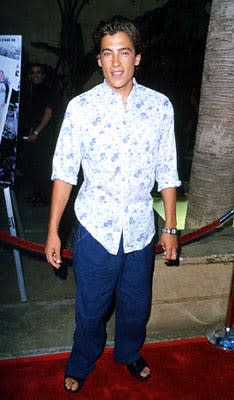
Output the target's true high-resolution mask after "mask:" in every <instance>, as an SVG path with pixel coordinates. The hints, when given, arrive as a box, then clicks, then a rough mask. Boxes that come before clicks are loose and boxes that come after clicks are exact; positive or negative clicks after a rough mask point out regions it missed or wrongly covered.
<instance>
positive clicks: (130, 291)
mask: <svg viewBox="0 0 234 400" xmlns="http://www.w3.org/2000/svg"><path fill="white" fill-rule="evenodd" d="M152 274H153V246H152V244H150V245H148V246H147V247H146V248H145V249H143V250H140V251H134V252H132V253H129V254H125V263H124V265H123V266H122V271H121V274H120V277H119V280H118V284H117V288H116V331H115V350H114V358H115V360H116V361H117V362H120V363H124V364H130V363H132V362H134V361H136V360H137V359H139V357H140V354H139V350H140V348H141V346H142V345H143V343H144V340H145V327H146V322H147V319H148V316H149V307H150V301H151V294H152Z"/></svg>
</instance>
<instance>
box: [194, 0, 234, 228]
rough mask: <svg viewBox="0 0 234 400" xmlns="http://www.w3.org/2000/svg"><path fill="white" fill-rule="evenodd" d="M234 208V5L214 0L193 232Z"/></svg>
mask: <svg viewBox="0 0 234 400" xmlns="http://www.w3.org/2000/svg"><path fill="white" fill-rule="evenodd" d="M233 206H234V2H233V0H213V2H212V9H211V16H210V23H209V30H208V36H207V45H206V54H205V61H204V70H203V79H202V88H201V98H200V108H199V117H198V126H197V132H196V141H195V148H194V155H193V163H192V169H191V178H190V187H189V205H188V212H187V218H186V227H187V228H198V227H200V226H202V225H205V224H208V223H209V222H211V221H212V220H214V219H216V218H217V217H219V216H220V215H221V214H222V213H224V212H225V211H227V210H228V209H229V208H232V207H233Z"/></svg>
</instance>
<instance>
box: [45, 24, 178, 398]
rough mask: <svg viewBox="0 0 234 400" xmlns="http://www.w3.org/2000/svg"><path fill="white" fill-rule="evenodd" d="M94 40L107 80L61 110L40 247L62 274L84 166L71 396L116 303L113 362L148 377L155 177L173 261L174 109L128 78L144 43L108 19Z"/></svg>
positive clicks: (68, 382)
mask: <svg viewBox="0 0 234 400" xmlns="http://www.w3.org/2000/svg"><path fill="white" fill-rule="evenodd" d="M94 37H95V44H96V47H97V54H98V58H97V61H98V65H99V66H100V67H101V68H102V71H103V75H104V78H105V80H104V82H103V83H101V84H99V85H97V86H95V87H94V88H93V89H91V90H90V91H88V92H86V93H83V94H81V95H80V96H77V97H75V98H74V99H73V100H71V101H70V103H69V105H68V107H67V111H66V114H65V117H64V121H63V124H62V127H61V131H60V134H59V138H58V142H57V146H56V150H55V155H54V162H53V174H52V179H53V180H54V183H53V192H52V200H51V213H50V221H49V229H48V237H47V243H46V249H45V252H46V256H47V260H48V262H49V263H50V264H51V265H52V266H53V267H55V268H59V267H60V265H61V255H60V251H61V241H60V238H59V235H58V230H59V224H60V221H61V217H62V214H63V212H64V209H65V206H66V204H67V201H68V199H69V196H70V193H71V189H72V186H73V185H76V184H77V176H78V172H79V168H80V165H82V169H83V174H84V182H83V184H82V186H81V188H80V190H79V192H78V195H77V198H76V201H75V212H76V216H77V219H78V220H79V223H80V225H79V227H78V230H77V234H76V237H75V241H74V251H73V268H74V274H75V279H76V284H77V296H76V329H75V333H74V342H73V347H72V351H71V354H70V357H69V360H68V363H67V367H66V372H65V380H64V386H65V389H66V390H68V391H71V392H75V391H79V390H80V388H81V387H82V385H83V383H84V381H85V378H86V376H87V375H88V374H89V373H90V371H92V369H93V368H94V367H95V361H96V359H97V358H98V357H99V356H100V354H101V352H102V350H103V348H104V346H105V340H106V329H105V322H104V318H105V316H106V314H107V312H108V309H109V307H110V305H111V303H112V300H113V297H114V298H115V305H116V314H115V317H116V323H115V348H114V358H115V360H116V361H117V362H118V363H123V364H126V365H127V367H128V370H129V372H130V373H131V374H132V375H133V376H134V377H135V378H136V379H138V380H140V381H145V380H147V379H148V378H149V377H150V376H151V370H150V367H149V366H148V365H147V362H146V361H145V360H144V359H143V358H142V357H141V355H140V349H141V346H142V345H143V343H144V339H145V327H146V322H147V318H148V315H149V306H150V300H151V287H152V272H153V258H154V257H153V244H152V240H153V237H154V234H155V226H154V215H153V208H152V204H153V199H152V196H151V194H150V193H151V190H152V188H153V186H154V183H155V179H156V180H157V182H158V190H159V191H161V194H162V198H163V202H164V208H165V216H166V219H165V228H164V231H163V234H162V236H161V244H162V246H163V248H164V254H163V258H164V259H168V260H175V259H176V257H177V254H176V252H177V236H176V187H177V186H179V185H180V181H179V180H178V174H177V165H176V146H175V137H174V116H173V109H172V105H171V103H170V101H169V100H168V98H167V97H166V96H164V95H163V94H161V93H158V92H156V91H153V90H151V89H148V88H146V87H144V86H142V85H139V84H138V83H137V82H136V80H135V79H134V70H135V67H136V66H138V65H139V64H140V62H141V39H140V36H139V32H138V30H137V29H136V27H135V26H134V25H133V24H132V23H131V22H130V21H128V20H126V19H124V18H122V17H115V18H113V19H112V20H110V21H107V22H102V23H101V24H100V25H99V26H98V28H97V31H96V33H95V36H94Z"/></svg>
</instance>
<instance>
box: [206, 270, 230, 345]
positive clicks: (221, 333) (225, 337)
mask: <svg viewBox="0 0 234 400" xmlns="http://www.w3.org/2000/svg"><path fill="white" fill-rule="evenodd" d="M233 325H234V272H233V275H232V282H231V289H230V294H229V300H228V309H227V317H226V323H225V328H224V329H220V330H218V331H216V332H214V333H213V334H212V335H211V336H210V337H209V338H208V339H209V341H210V343H211V344H213V345H214V346H217V347H219V348H221V349H223V350H234V326H233Z"/></svg>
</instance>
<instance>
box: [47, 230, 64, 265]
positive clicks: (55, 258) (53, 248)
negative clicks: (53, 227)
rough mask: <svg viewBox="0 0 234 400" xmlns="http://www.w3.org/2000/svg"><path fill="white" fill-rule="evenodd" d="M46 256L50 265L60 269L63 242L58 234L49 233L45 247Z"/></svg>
mask: <svg viewBox="0 0 234 400" xmlns="http://www.w3.org/2000/svg"><path fill="white" fill-rule="evenodd" d="M45 255H46V258H47V261H48V263H49V264H51V265H52V266H53V267H54V268H56V269H59V268H60V266H61V263H62V260H61V240H60V238H59V236H58V234H57V233H48V237H47V242H46V245H45Z"/></svg>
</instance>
